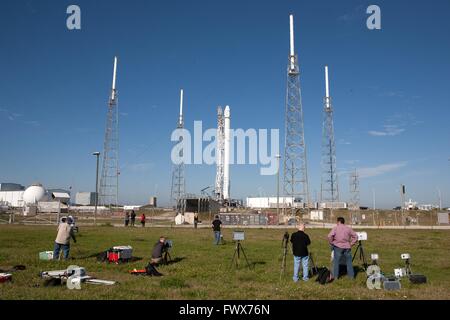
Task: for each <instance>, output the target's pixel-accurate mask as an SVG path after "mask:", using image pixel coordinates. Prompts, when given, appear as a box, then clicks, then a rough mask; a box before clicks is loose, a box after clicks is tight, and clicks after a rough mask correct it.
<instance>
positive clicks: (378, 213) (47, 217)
mask: <svg viewBox="0 0 450 320" xmlns="http://www.w3.org/2000/svg"><path fill="white" fill-rule="evenodd" d="M135 212H136V219H135V226H137V227H141V223H140V221H141V220H140V218H141V215H142V214H145V217H146V219H145V220H146V224H145V225H146V227H151V226H169V227H176V225H175V216H176V213H175V212H174V211H172V210H169V209H164V210H163V209H150V210H149V209H147V210H136V211H135ZM68 215H71V216H73V217H74V218H75V220H76V224H77V225H80V226H94V225H96V226H124V225H125V211H124V210H123V209H119V210H115V211H108V212H101V213H97V215H96V216H95V217H94V213H93V212H71V211H69V212H65V213H59V214H58V213H38V214H35V215H28V216H24V215H23V213H21V212H4V213H0V224H31V225H57V223H58V221H59V220H60V218H61V217H63V216H68ZM219 217H220V219H221V221H222V223H223V225H224V227H232V226H236V227H256V228H258V227H260V228H264V227H283V226H287V227H289V226H290V227H295V225H296V224H297V223H298V222H303V223H305V224H306V225H307V226H310V227H318V228H320V227H325V228H328V227H330V226H331V225H333V224H335V223H336V218H337V217H344V218H345V220H346V224H348V225H352V226H355V227H366V226H367V227H378V228H396V227H397V228H398V227H406V228H408V227H410V228H414V227H420V228H430V229H433V228H434V227H439V226H449V224H448V220H449V212H448V211H447V212H445V211H437V210H433V211H403V212H402V211H394V210H362V211H351V210H333V211H330V210H328V211H325V210H324V211H322V214H315V213H314V212H313V213H311V212H310V211H307V210H304V211H297V212H295V214H294V215H292V214H291V212H290V210H289V211H288V212H286V213H283V212H280V215H277V214H276V212H271V211H270V210H269V211H267V212H265V211H261V212H259V213H253V212H241V213H239V212H230V213H221V214H220V215H219ZM213 219H214V215H213V214H208V213H201V214H200V215H199V227H207V228H210V226H211V222H212V220H213ZM182 226H184V227H189V225H188V224H185V225H182ZM192 227H193V226H192Z"/></svg>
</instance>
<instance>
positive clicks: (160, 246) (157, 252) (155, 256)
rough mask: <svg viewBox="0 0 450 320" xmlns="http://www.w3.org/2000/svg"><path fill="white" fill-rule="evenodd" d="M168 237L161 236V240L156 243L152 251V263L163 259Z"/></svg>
mask: <svg viewBox="0 0 450 320" xmlns="http://www.w3.org/2000/svg"><path fill="white" fill-rule="evenodd" d="M165 243H166V238H165V237H163V236H161V237H160V238H159V241H158V242H157V243H156V244H155V246H154V247H153V251H152V259H151V261H150V263H151V264H158V263H160V262H161V260H162V259H163V253H164V250H165Z"/></svg>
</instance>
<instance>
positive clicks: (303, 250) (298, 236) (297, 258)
mask: <svg viewBox="0 0 450 320" xmlns="http://www.w3.org/2000/svg"><path fill="white" fill-rule="evenodd" d="M297 228H298V231H297V232H294V233H293V234H292V235H291V243H292V253H293V254H294V277H293V279H294V282H297V281H298V273H299V269H300V263H301V264H302V267H303V281H308V280H309V278H308V272H309V268H308V267H309V253H308V246H309V245H310V244H311V240H310V239H309V236H308V235H307V234H306V233H305V224H303V223H300V224H299V225H298V226H297Z"/></svg>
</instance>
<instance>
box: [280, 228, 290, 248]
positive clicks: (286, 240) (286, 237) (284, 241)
mask: <svg viewBox="0 0 450 320" xmlns="http://www.w3.org/2000/svg"><path fill="white" fill-rule="evenodd" d="M288 243H289V232H287V231H286V232H285V233H284V235H283V239H282V240H281V244H282V245H281V246H282V247H283V248H287V246H288Z"/></svg>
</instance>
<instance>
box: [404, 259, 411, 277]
mask: <svg viewBox="0 0 450 320" xmlns="http://www.w3.org/2000/svg"><path fill="white" fill-rule="evenodd" d="M405 272H406V276H407V277H409V276H410V275H411V274H412V271H411V265H410V263H409V259H405Z"/></svg>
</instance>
